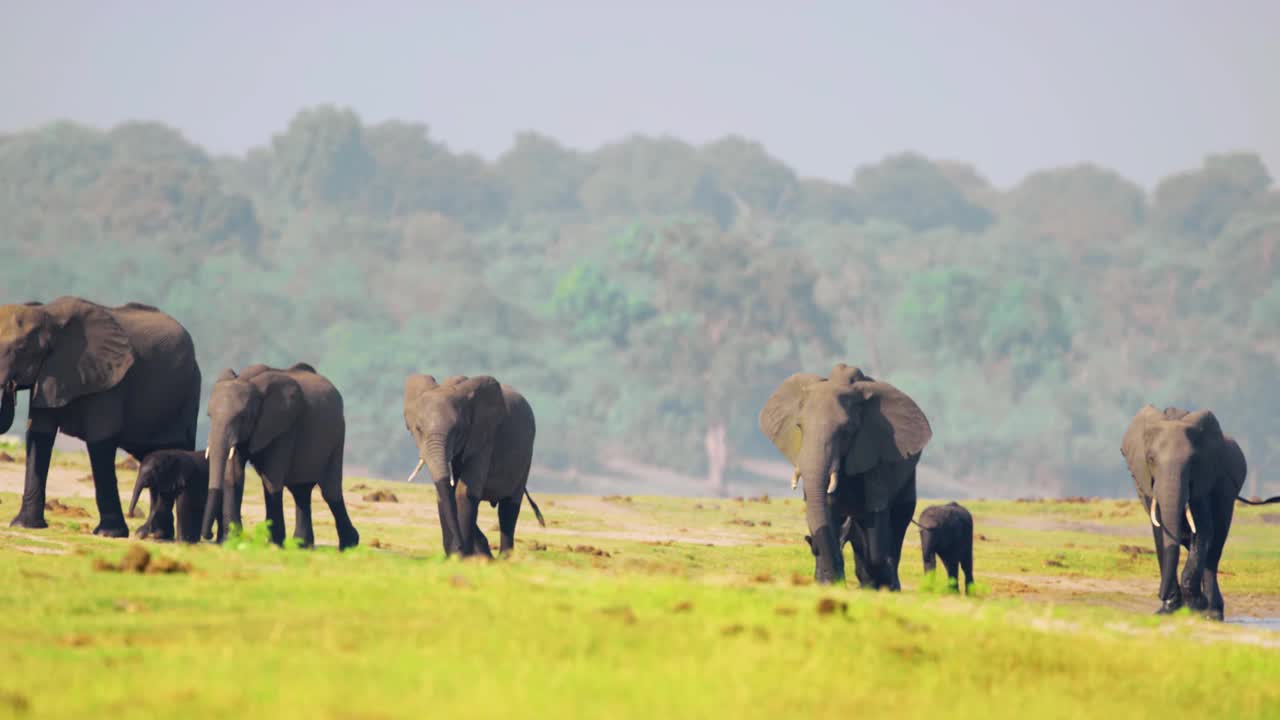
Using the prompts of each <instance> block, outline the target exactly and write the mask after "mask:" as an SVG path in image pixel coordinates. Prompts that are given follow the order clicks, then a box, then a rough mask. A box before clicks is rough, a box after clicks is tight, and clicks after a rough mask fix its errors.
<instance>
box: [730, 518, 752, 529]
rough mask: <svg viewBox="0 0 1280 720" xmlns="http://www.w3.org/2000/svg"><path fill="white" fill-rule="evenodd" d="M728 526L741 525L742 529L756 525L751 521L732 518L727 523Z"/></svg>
mask: <svg viewBox="0 0 1280 720" xmlns="http://www.w3.org/2000/svg"><path fill="white" fill-rule="evenodd" d="M729 524H730V525H741V526H743V527H755V526H756V524H755V522H754V521H751V520H743V519H742V518H734V519H732V520H730V521H729Z"/></svg>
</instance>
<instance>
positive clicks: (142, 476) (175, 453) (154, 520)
mask: <svg viewBox="0 0 1280 720" xmlns="http://www.w3.org/2000/svg"><path fill="white" fill-rule="evenodd" d="M143 490H150V491H151V512H150V513H149V514H148V516H147V520H146V522H144V523H143V524H142V526H141V527H139V528H138V530H137V531H136V533H135V534H136V535H137V536H138V537H140V538H148V537H149V538H153V539H156V540H173V539H175V538H177V539H179V540H181V541H182V542H187V543H197V542H200V523H201V522H202V521H203V520H204V507H205V502H206V501H207V500H208V497H209V458H208V456H207V455H206V452H205V451H194V450H157V451H155V452H153V453H151V454H149V455H147V457H146V459H145V460H143V461H142V464H141V465H140V466H139V467H138V479H137V482H135V483H134V486H133V501H132V502H131V503H130V504H129V515H130V516H132V515H133V511H134V510H135V509H136V508H137V507H138V499H139V498H141V497H142V491H143ZM175 515H176V527H175ZM221 521H222V518H218V525H219V528H218V530H219V534H222V528H221V525H222V522H221Z"/></svg>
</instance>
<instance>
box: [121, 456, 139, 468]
mask: <svg viewBox="0 0 1280 720" xmlns="http://www.w3.org/2000/svg"><path fill="white" fill-rule="evenodd" d="M116 469H117V470H137V469H138V461H137V460H134V459H133V456H128V457H126V458H125V459H123V460H121V461H120V462H118V463H116Z"/></svg>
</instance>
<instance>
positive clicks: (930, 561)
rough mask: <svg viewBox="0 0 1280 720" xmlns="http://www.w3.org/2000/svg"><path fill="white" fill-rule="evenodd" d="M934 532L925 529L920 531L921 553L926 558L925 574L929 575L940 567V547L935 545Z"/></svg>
mask: <svg viewBox="0 0 1280 720" xmlns="http://www.w3.org/2000/svg"><path fill="white" fill-rule="evenodd" d="M934 544H935V542H934V538H933V533H932V532H930V531H928V530H924V531H921V533H920V554H921V556H922V557H923V558H924V574H925V575H928V574H930V573H932V572H935V571H937V569H938V562H937V556H938V549H937V548H936V547H934Z"/></svg>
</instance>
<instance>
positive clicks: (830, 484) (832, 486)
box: [827, 470, 839, 495]
mask: <svg viewBox="0 0 1280 720" xmlns="http://www.w3.org/2000/svg"><path fill="white" fill-rule="evenodd" d="M838 477H839V476H838V475H837V474H836V471H835V470H832V471H831V479H830V480H828V481H827V494H828V495H830V494H832V493H834V492H835V491H836V480H837V478H838Z"/></svg>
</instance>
